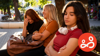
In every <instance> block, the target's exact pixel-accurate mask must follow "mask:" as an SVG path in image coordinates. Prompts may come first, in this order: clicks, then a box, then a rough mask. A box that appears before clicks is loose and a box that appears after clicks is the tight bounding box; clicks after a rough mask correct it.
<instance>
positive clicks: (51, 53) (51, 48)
mask: <svg viewBox="0 0 100 56" xmlns="http://www.w3.org/2000/svg"><path fill="white" fill-rule="evenodd" d="M49 52H50V55H51V56H56V55H57V54H58V52H57V51H55V50H54V48H53V47H52V46H50V47H49Z"/></svg>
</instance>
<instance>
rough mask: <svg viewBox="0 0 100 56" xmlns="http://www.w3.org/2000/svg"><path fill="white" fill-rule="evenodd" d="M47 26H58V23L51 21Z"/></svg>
mask: <svg viewBox="0 0 100 56" xmlns="http://www.w3.org/2000/svg"><path fill="white" fill-rule="evenodd" d="M48 25H57V26H58V23H57V22H56V21H55V20H53V21H51V22H50V23H49V24H48Z"/></svg>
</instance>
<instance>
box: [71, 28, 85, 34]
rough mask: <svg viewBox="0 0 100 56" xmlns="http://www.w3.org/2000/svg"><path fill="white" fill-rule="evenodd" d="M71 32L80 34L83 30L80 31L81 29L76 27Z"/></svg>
mask: <svg viewBox="0 0 100 56" xmlns="http://www.w3.org/2000/svg"><path fill="white" fill-rule="evenodd" d="M72 33H73V34H82V33H83V32H82V30H81V29H79V28H77V29H75V30H74V31H73V32H72Z"/></svg>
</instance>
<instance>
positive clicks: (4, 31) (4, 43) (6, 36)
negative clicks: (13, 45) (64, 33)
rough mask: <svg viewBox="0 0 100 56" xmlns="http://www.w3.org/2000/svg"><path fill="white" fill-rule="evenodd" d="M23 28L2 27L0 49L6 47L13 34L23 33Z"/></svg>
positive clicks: (0, 30)
mask: <svg viewBox="0 0 100 56" xmlns="http://www.w3.org/2000/svg"><path fill="white" fill-rule="evenodd" d="M22 30H23V29H0V50H2V49H6V46H7V41H8V40H9V37H10V36H11V35H13V34H14V35H16V34H18V33H21V32H22Z"/></svg>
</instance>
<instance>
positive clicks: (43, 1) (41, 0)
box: [38, 0, 51, 8]
mask: <svg viewBox="0 0 100 56" xmlns="http://www.w3.org/2000/svg"><path fill="white" fill-rule="evenodd" d="M48 3H51V1H47V0H39V1H38V5H40V6H41V8H43V6H44V5H45V4H48Z"/></svg>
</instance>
